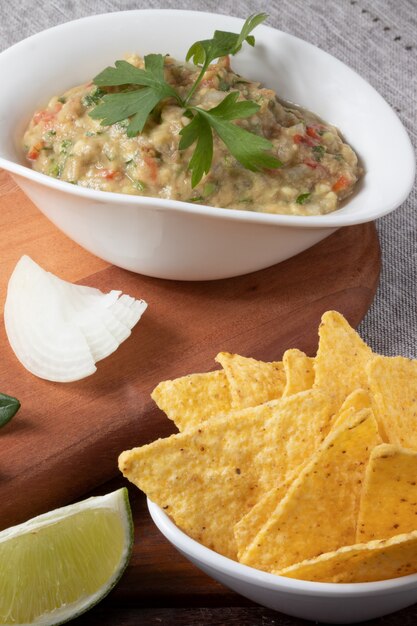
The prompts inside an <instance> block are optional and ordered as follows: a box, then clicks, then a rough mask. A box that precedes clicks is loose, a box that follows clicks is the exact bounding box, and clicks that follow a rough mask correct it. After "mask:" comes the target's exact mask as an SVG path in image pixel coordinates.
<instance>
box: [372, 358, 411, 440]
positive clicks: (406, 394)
mask: <svg viewBox="0 0 417 626" xmlns="http://www.w3.org/2000/svg"><path fill="white" fill-rule="evenodd" d="M367 373H368V379H369V386H370V389H371V393H372V398H373V408H374V412H375V417H376V419H377V421H378V423H379V425H380V429H381V433H383V434H382V438H383V439H384V441H386V442H388V443H392V444H394V445H396V446H403V447H405V448H412V449H413V450H417V361H412V360H411V359H406V358H404V357H401V356H396V357H389V356H376V357H375V358H374V359H372V361H371V362H370V363H369V364H368V367H367Z"/></svg>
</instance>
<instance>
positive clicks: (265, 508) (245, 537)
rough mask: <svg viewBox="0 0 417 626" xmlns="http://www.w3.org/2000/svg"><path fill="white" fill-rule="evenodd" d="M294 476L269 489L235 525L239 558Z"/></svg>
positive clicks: (264, 522) (273, 509) (283, 494)
mask: <svg viewBox="0 0 417 626" xmlns="http://www.w3.org/2000/svg"><path fill="white" fill-rule="evenodd" d="M294 478H295V477H292V478H289V479H288V480H286V481H284V482H283V483H281V484H280V485H278V487H273V488H272V489H271V490H270V491H267V493H266V494H265V495H264V496H263V497H262V498H261V499H260V500H259V502H257V503H256V504H255V506H254V507H252V508H251V510H250V511H249V513H247V514H246V515H245V516H244V517H242V519H241V520H239V522H238V523H237V524H236V525H235V527H234V529H233V531H234V535H235V540H236V546H237V557H238V559H239V560H240V559H241V557H242V555H243V553H244V552H245V551H246V549H247V548H248V546H249V545H250V544H251V543H252V541H253V540H254V539H255V537H256V535H257V534H258V532H259V531H260V530H261V528H262V527H263V526H264V525H265V524H266V522H267V521H268V520H269V518H270V517H271V515H272V513H273V512H274V511H275V509H276V508H277V506H278V504H279V503H280V501H281V500H282V498H283V497H284V496H285V495H286V493H287V491H288V489H289V487H290V485H291V483H292V481H293V479H294Z"/></svg>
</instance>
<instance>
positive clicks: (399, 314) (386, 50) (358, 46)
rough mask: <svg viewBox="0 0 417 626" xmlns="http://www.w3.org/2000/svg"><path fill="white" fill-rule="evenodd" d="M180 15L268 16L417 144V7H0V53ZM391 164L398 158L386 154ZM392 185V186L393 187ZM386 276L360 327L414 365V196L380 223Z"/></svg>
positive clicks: (397, 0) (313, 3)
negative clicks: (79, 32)
mask: <svg viewBox="0 0 417 626" xmlns="http://www.w3.org/2000/svg"><path fill="white" fill-rule="evenodd" d="M144 8H147V9H148V8H177V9H193V10H200V11H211V12H217V13H223V14H226V15H235V16H238V17H243V18H245V17H247V16H248V15H249V14H251V13H255V12H260V11H265V12H267V13H268V14H269V18H268V20H267V22H266V23H267V24H269V25H271V26H273V27H275V28H278V29H280V30H284V31H286V32H288V33H291V34H293V35H296V36H298V37H301V38H303V39H306V40H307V41H309V42H311V43H313V44H315V45H317V46H319V47H320V48H322V49H323V50H326V51H327V52H329V53H330V54H332V55H334V56H335V57H337V58H338V59H340V60H342V61H343V62H345V63H346V64H348V65H349V66H350V67H352V68H353V69H354V70H356V71H357V72H358V73H359V74H360V75H361V76H363V78H365V79H366V80H368V81H369V82H370V83H371V85H373V86H374V87H375V88H376V89H377V90H378V91H379V93H380V94H381V95H382V96H383V97H384V98H385V99H386V100H387V101H388V103H389V104H390V105H391V107H392V108H393V109H394V110H395V111H396V112H397V114H398V115H399V117H400V119H401V120H402V122H403V124H404V126H405V127H406V129H407V131H408V133H409V135H410V138H411V140H412V142H413V145H414V146H416V144H417V115H416V113H417V107H416V102H417V0H280V1H279V2H277V1H275V2H272V3H268V2H261V1H255V2H248V1H243V2H242V1H241V2H237V1H236V0H222V1H221V2H220V1H219V0H205V1H204V0H195V1H194V2H192V1H191V0H182V2H180V3H178V2H175V1H173V0H166V1H165V2H161V1H158V0H147V1H146V2H145V1H144V0H135V1H133V0H132V1H123V0H112V1H110V0H88V1H87V0H80V1H77V2H75V1H74V0H67V1H66V2H59V1H47V2H34V1H33V0H20V1H19V2H18V3H16V4H15V5H14V6H13V9H12V5H11V4H10V2H9V1H8V0H0V45H1V49H4V48H7V47H8V46H10V45H12V44H13V43H16V42H17V41H19V40H21V39H23V38H25V37H27V36H29V35H32V34H34V33H37V32H39V31H40V30H43V29H45V28H49V27H50V26H54V25H56V24H60V23H62V22H65V21H68V20H72V19H75V18H78V17H84V16H87V15H93V14H97V13H105V12H109V11H118V10H128V9H144ZM385 156H386V159H388V160H389V159H401V155H397V154H396V155H393V154H386V155H385ZM392 184H393V185H395V180H393V181H392ZM377 228H378V231H379V236H380V241H381V247H382V259H383V266H382V273H381V281H380V286H379V289H378V292H377V295H376V298H375V301H374V303H373V305H372V307H371V309H370V310H369V312H368V314H367V316H366V317H365V319H364V321H363V322H362V324H361V327H360V332H361V334H362V336H363V337H364V339H365V340H366V341H367V342H368V343H369V344H370V346H371V347H372V348H373V349H374V350H375V351H377V352H381V353H383V354H387V355H394V354H401V355H403V356H409V357H413V358H416V357H417V271H416V265H417V192H416V187H414V189H413V191H412V193H411V195H410V196H409V198H408V199H407V201H406V202H405V203H404V204H403V205H402V206H401V207H400V208H399V209H397V210H396V211H394V212H393V213H391V214H390V215H388V216H386V217H384V218H382V219H380V220H379V221H378V223H377Z"/></svg>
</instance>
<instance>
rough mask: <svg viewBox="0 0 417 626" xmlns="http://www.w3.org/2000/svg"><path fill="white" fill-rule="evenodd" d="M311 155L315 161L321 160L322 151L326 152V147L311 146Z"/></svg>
mask: <svg viewBox="0 0 417 626" xmlns="http://www.w3.org/2000/svg"><path fill="white" fill-rule="evenodd" d="M313 152H314V154H313V157H314V160H315V161H321V160H322V158H323V155H324V153H325V152H326V148H325V147H324V146H321V145H320V146H313Z"/></svg>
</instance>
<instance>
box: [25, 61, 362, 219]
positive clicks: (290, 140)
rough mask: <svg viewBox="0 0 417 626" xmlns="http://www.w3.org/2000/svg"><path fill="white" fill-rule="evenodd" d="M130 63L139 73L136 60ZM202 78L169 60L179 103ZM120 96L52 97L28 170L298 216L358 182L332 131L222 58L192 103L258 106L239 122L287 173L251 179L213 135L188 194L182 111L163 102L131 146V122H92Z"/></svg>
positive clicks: (30, 144) (352, 160) (357, 170)
mask: <svg viewBox="0 0 417 626" xmlns="http://www.w3.org/2000/svg"><path fill="white" fill-rule="evenodd" d="M127 60H128V61H129V62H130V63H132V64H133V65H135V66H136V67H141V68H142V67H143V60H142V59H141V58H140V57H138V56H131V57H129V58H128V59H127ZM198 72H199V70H198V68H196V67H195V66H194V65H190V64H188V63H180V62H178V61H175V60H174V59H172V58H171V57H169V56H168V57H166V58H165V78H166V80H167V81H168V82H169V83H170V84H172V85H173V86H174V87H175V88H176V89H177V91H178V92H179V93H180V94H181V95H182V96H185V94H186V93H187V92H188V91H189V88H190V86H191V85H192V84H193V83H194V81H195V79H196V77H197V75H198ZM117 90H118V88H111V89H107V90H102V89H98V88H97V87H95V86H94V85H93V84H92V83H91V82H90V83H88V84H85V85H81V86H79V87H74V88H73V89H70V90H69V91H67V92H66V93H64V94H63V95H62V96H60V97H53V98H52V99H51V100H50V102H49V104H48V105H47V106H46V107H45V108H44V109H43V110H40V111H36V112H35V113H34V115H33V118H32V120H31V122H30V124H29V127H28V129H27V130H26V133H25V135H24V148H25V152H26V156H27V159H28V161H29V162H30V164H31V166H32V167H33V168H34V169H35V170H37V171H39V172H43V173H44V174H48V175H49V176H54V177H55V178H60V179H61V180H63V181H67V182H69V183H73V184H77V185H81V186H83V187H89V188H91V189H98V190H102V191H113V192H118V193H127V194H137V195H144V196H155V197H160V198H168V199H174V200H183V201H186V202H198V203H201V204H207V205H210V206H214V207H221V208H229V209H241V210H248V211H262V212H266V213H284V214H293V215H320V214H324V213H329V212H331V211H334V210H335V209H337V208H338V207H339V204H340V202H341V201H342V200H344V199H345V198H346V197H348V196H349V195H350V194H351V193H352V192H353V190H354V187H355V183H356V182H357V180H358V178H359V177H360V176H361V175H362V169H361V167H360V166H359V165H358V159H357V157H356V154H355V153H354V151H353V150H352V148H350V146H348V145H347V144H346V143H344V142H343V140H342V138H341V136H340V134H339V132H338V131H337V129H336V128H334V127H333V126H330V125H329V124H327V123H325V122H323V121H322V120H321V119H319V118H318V117H317V116H316V115H314V114H313V113H310V112H309V111H306V110H304V109H301V108H299V107H296V106H294V105H290V104H288V103H285V102H283V101H281V100H280V99H279V98H278V97H277V95H276V94H275V92H274V91H272V90H271V89H265V88H263V87H261V86H260V84H259V83H255V82H251V81H248V80H245V79H244V78H242V77H241V76H239V75H237V74H235V73H234V72H233V71H232V70H231V68H230V63H229V59H228V58H223V59H220V60H219V62H218V63H217V64H214V65H211V66H210V67H209V68H208V70H207V72H206V74H205V76H204V79H203V80H202V82H201V83H200V85H199V87H198V89H197V90H196V92H195V94H194V96H193V100H192V104H194V105H198V106H200V107H203V108H206V109H210V108H212V107H215V106H217V105H218V104H219V103H220V102H221V101H222V100H223V99H224V98H225V96H226V95H227V94H228V93H229V92H230V91H237V92H239V99H240V100H253V101H255V102H256V103H257V104H258V105H259V107H260V108H259V111H258V112H257V113H256V114H254V115H252V116H251V117H250V118H247V119H243V120H238V121H237V122H236V123H237V124H239V125H240V126H242V127H243V128H245V129H246V130H248V131H250V132H252V133H255V134H257V135H260V136H263V137H265V138H267V139H268V140H269V141H270V142H271V143H272V146H273V148H272V150H271V153H272V154H273V155H274V156H276V157H277V158H278V159H279V160H280V161H281V162H282V167H280V168H278V169H268V170H264V171H260V172H252V171H250V170H247V169H245V168H244V167H243V166H242V165H241V164H240V163H239V162H238V161H236V159H235V158H234V157H233V156H232V155H231V154H230V152H229V151H228V149H227V147H226V146H225V145H224V143H223V142H222V141H221V140H220V139H219V137H217V135H215V136H214V157H213V164H212V167H211V170H210V172H209V173H208V174H207V175H206V176H205V177H204V178H203V179H202V181H201V182H200V183H199V184H198V186H197V187H195V188H194V189H192V187H191V172H190V170H189V168H188V164H189V162H190V159H191V156H192V153H193V150H194V147H193V146H190V147H189V148H187V149H186V150H180V149H179V142H180V135H179V133H180V131H181V130H182V129H183V128H184V126H186V125H187V124H189V122H190V120H189V118H187V117H186V116H185V115H184V111H183V109H181V108H180V107H179V106H178V104H177V103H176V102H175V101H174V100H170V99H167V100H166V101H164V102H162V103H161V104H160V105H159V106H158V107H157V109H156V110H155V111H154V112H153V113H152V114H151V115H150V117H149V119H148V121H147V123H146V126H145V128H144V130H143V132H142V133H141V134H140V135H138V136H137V137H133V138H129V137H128V136H127V135H126V126H127V125H128V120H125V121H123V122H119V123H118V124H114V125H112V126H102V125H101V124H100V121H99V120H93V119H92V118H91V117H90V116H89V115H88V114H89V112H90V111H91V110H92V109H93V108H94V107H95V106H97V104H99V103H100V100H101V98H102V96H103V95H105V93H106V92H108V91H117Z"/></svg>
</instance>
